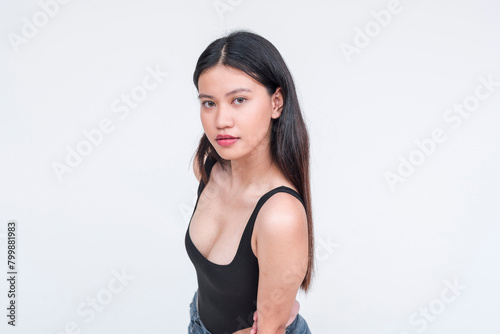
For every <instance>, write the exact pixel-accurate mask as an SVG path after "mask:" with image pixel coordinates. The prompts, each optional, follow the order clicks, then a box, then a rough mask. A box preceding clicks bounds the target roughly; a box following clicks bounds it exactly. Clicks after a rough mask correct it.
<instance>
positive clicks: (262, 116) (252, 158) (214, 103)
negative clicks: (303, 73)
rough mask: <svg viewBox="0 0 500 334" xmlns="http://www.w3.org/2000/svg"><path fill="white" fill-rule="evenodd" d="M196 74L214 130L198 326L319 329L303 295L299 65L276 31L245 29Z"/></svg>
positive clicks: (209, 142)
mask: <svg viewBox="0 0 500 334" xmlns="http://www.w3.org/2000/svg"><path fill="white" fill-rule="evenodd" d="M193 81H194V84H195V86H196V88H197V90H198V93H199V100H200V117H201V122H202V125H203V129H204V132H205V133H204V135H203V136H202V138H201V140H200V143H199V146H198V149H197V152H196V159H194V164H193V170H194V173H195V175H196V178H197V179H198V181H199V182H200V183H199V187H198V199H197V201H196V205H195V207H194V210H193V214H192V216H191V220H190V222H189V226H188V228H187V231H186V238H185V244H186V250H187V253H188V255H189V257H190V259H191V261H192V262H193V264H194V266H195V269H196V273H197V278H198V290H197V291H196V292H195V294H194V297H193V300H192V302H191V305H190V313H191V322H190V325H189V333H194V334H198V333H202V334H208V333H211V334H231V333H238V334H243V333H245V334H248V333H252V334H254V333H259V334H267V333H273V334H274V333H286V334H292V333H310V330H309V328H308V325H307V323H306V321H305V320H304V318H303V317H302V316H301V315H300V314H299V313H298V310H299V304H298V302H297V301H296V300H295V297H296V295H297V292H298V290H299V288H302V290H303V291H305V292H307V291H308V290H309V287H310V283H311V277H312V272H313V262H314V261H313V254H314V251H313V250H314V248H313V225H312V215H311V195H310V187H309V139H308V134H307V129H306V126H305V124H304V121H303V119H302V115H301V110H300V107H299V103H298V100H297V95H296V92H295V85H294V83H293V79H292V77H291V74H290V72H289V70H288V68H287V66H286V64H285V62H284V61H283V59H282V57H281V55H280V53H279V52H278V50H277V49H276V48H275V47H274V46H273V45H272V44H271V43H270V42H269V41H267V40H266V39H264V38H263V37H261V36H259V35H256V34H254V33H250V32H246V31H236V32H233V33H231V34H229V35H228V36H226V37H223V38H219V39H217V40H215V41H214V42H212V43H211V44H210V45H209V46H208V47H207V48H206V49H205V51H203V53H202V54H201V56H200V57H199V59H198V62H197V64H196V69H195V72H194V75H193Z"/></svg>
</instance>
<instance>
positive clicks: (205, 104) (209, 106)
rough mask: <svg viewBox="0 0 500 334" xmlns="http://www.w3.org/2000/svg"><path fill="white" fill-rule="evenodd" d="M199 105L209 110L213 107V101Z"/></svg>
mask: <svg viewBox="0 0 500 334" xmlns="http://www.w3.org/2000/svg"><path fill="white" fill-rule="evenodd" d="M201 105H202V106H204V107H205V108H211V107H213V106H214V105H215V103H214V102H213V101H203V102H202V103H201Z"/></svg>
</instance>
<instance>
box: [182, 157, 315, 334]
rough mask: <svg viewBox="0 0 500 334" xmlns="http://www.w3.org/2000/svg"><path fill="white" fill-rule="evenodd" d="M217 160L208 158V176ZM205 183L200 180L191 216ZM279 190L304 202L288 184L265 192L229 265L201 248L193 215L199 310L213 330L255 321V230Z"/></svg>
mask: <svg viewBox="0 0 500 334" xmlns="http://www.w3.org/2000/svg"><path fill="white" fill-rule="evenodd" d="M214 164H215V160H212V159H210V158H207V160H206V162H205V170H206V171H207V175H208V176H210V171H211V169H212V167H213V165H214ZM204 187H205V185H204V183H203V181H202V180H200V184H199V186H198V198H197V200H196V204H195V207H194V210H193V214H192V215H191V219H192V218H193V215H194V213H195V211H196V207H197V206H198V201H199V199H200V195H201V193H202V191H203V189H204ZM277 192H287V193H289V194H291V195H293V196H295V197H296V198H297V199H299V200H300V201H301V202H302V204H304V201H303V200H302V197H301V196H300V194H299V193H297V192H296V191H295V190H293V189H292V188H289V187H286V186H280V187H277V188H274V189H272V190H270V191H268V192H267V193H265V194H264V195H262V197H261V198H260V199H259V201H258V202H257V204H256V206H255V209H254V210H253V212H252V215H251V216H250V219H249V220H248V223H247V225H246V227H245V230H244V231H243V235H242V237H241V240H240V244H239V246H238V250H237V251H236V255H235V257H234V259H233V260H232V261H231V263H229V264H227V265H220V264H216V263H213V262H211V261H209V260H208V259H207V258H205V257H204V256H203V255H202V254H201V253H200V252H199V251H198V249H197V248H196V246H195V245H194V244H193V241H192V240H191V237H190V235H189V226H190V225H191V219H190V221H189V225H188V228H187V231H186V237H185V246H186V251H187V253H188V256H189V258H190V259H191V262H193V265H194V267H195V269H196V275H197V278H198V307H199V309H198V313H199V316H200V320H201V322H202V323H203V325H205V327H206V328H207V329H208V330H209V331H210V332H211V333H212V334H231V333H234V332H236V331H238V330H241V329H243V328H247V327H251V326H252V324H253V319H252V318H253V314H254V312H255V311H256V310H257V287H258V283H259V265H258V261H257V257H255V255H254V254H253V251H252V246H251V239H252V231H253V226H254V223H255V218H256V217H257V214H258V212H259V210H260V208H261V207H262V205H263V204H264V203H265V202H266V201H267V200H268V199H269V198H270V197H271V196H272V195H273V194H275V193H277ZM304 207H305V205H304Z"/></svg>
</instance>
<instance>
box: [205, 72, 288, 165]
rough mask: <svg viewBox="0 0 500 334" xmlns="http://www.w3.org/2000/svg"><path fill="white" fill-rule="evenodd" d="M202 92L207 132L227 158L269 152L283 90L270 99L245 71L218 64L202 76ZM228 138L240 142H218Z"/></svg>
mask: <svg viewBox="0 0 500 334" xmlns="http://www.w3.org/2000/svg"><path fill="white" fill-rule="evenodd" d="M198 91H199V99H200V104H201V107H200V117H201V123H202V125H203V129H204V130H205V134H206V135H207V138H208V140H209V141H210V143H211V144H212V146H213V147H214V148H215V150H216V151H217V153H218V154H219V155H220V156H221V157H222V158H223V159H226V160H235V159H239V158H241V157H245V156H247V155H249V154H250V153H252V154H257V155H258V154H260V152H262V153H266V154H267V153H268V152H269V138H270V131H271V119H272V118H278V117H279V116H280V114H281V110H282V105H283V98H282V94H281V89H280V88H278V89H277V90H276V92H275V93H274V94H273V95H271V96H270V95H269V94H268V92H267V90H266V88H265V87H264V86H263V85H262V84H260V83H259V82H258V81H256V80H255V79H253V78H252V77H250V76H249V75H247V74H246V73H244V72H243V71H240V70H238V69H235V68H232V67H226V66H223V65H217V66H215V67H212V68H211V69H209V70H207V71H206V72H205V73H203V74H202V75H200V77H199V79H198ZM224 135H227V136H232V137H235V138H236V139H232V140H227V139H226V140H223V139H218V136H219V137H220V136H224ZM250 156H251V155H250ZM250 156H249V157H250Z"/></svg>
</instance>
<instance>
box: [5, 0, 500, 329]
mask: <svg viewBox="0 0 500 334" xmlns="http://www.w3.org/2000/svg"><path fill="white" fill-rule="evenodd" d="M0 4H1V5H0V36H1V39H0V74H1V77H0V113H1V118H0V152H1V155H0V156H1V160H0V223H1V224H0V263H1V265H0V267H1V271H2V274H1V275H0V277H8V275H7V272H8V268H7V245H8V231H7V224H8V222H9V221H11V220H15V221H16V222H17V246H18V248H17V253H16V261H17V262H16V265H17V268H16V270H17V272H18V275H17V288H16V292H17V295H16V327H15V328H14V327H13V326H11V325H8V323H7V322H8V321H9V318H8V317H7V313H8V312H9V311H8V310H7V309H6V307H7V306H8V305H9V304H8V303H9V301H10V299H9V298H8V297H7V293H8V290H9V284H8V281H7V280H6V279H1V280H0V296H2V297H1V301H0V305H2V307H1V309H2V310H3V311H2V314H1V317H0V319H3V320H2V323H1V324H0V328H1V332H2V333H30V334H31V333H44V334H49V333H54V334H55V333H186V332H187V325H188V322H189V303H190V301H191V298H192V296H193V294H194V292H195V290H196V287H197V282H196V276H195V271H194V267H193V266H192V264H191V262H190V261H189V258H188V257H187V254H186V252H185V249H184V234H185V232H186V228H187V224H188V220H189V218H190V215H191V213H192V210H193V206H194V202H195V195H196V188H197V182H196V179H195V177H194V175H193V173H192V169H191V162H192V160H191V159H192V156H193V154H194V151H195V149H196V147H197V142H198V140H199V138H200V136H201V135H202V133H203V129H202V127H201V123H200V120H199V106H198V102H197V99H196V89H195V87H194V85H193V83H192V73H193V70H194V66H195V63H196V60H197V58H198V56H199V55H200V53H201V52H202V51H203V49H204V48H205V47H206V46H207V45H208V44H209V43H210V42H211V41H212V40H214V39H216V38H218V37H221V36H222V35H223V34H224V33H225V32H226V31H227V30H232V29H237V28H244V29H249V30H251V31H254V32H256V33H259V34H261V35H263V36H264V37H266V38H267V39H269V40H270V41H271V42H272V43H273V44H275V45H276V47H277V48H278V49H279V50H280V52H281V53H282V55H283V57H284V58H285V60H286V62H287V64H288V65H289V67H290V69H291V71H292V74H293V76H294V78H295V80H296V84H297V89H298V93H299V98H300V102H301V104H302V107H303V112H304V116H305V119H306V122H307V125H308V128H309V133H310V137H311V188H312V199H313V203H312V204H313V217H314V223H315V237H316V247H317V248H316V259H317V275H316V276H315V279H314V282H313V287H312V290H311V292H310V293H309V294H308V295H305V294H303V293H299V295H298V299H299V301H300V302H301V309H300V312H301V314H302V315H303V316H304V318H305V319H306V320H307V321H308V323H309V326H310V328H311V330H312V332H313V333H348V334H351V333H352V334H357V333H377V334H379V333H380V334H382V333H383V334H408V333H410V334H414V333H422V332H426V333H429V334H431V333H499V331H500V325H499V323H498V321H497V320H495V318H496V316H497V315H498V312H499V311H500V303H499V299H500V288H499V285H498V282H499V281H500V271H499V269H498V258H499V256H500V246H499V245H500V229H499V223H500V213H499V210H498V203H499V199H500V196H499V190H498V189H499V188H500V177H499V173H498V171H499V168H500V131H499V130H500V113H499V106H500V66H499V65H500V62H499V59H500V43H499V41H500V21H499V20H498V16H499V14H500V4H499V3H498V2H497V1H493V0H478V1H464V0H461V1H439V2H437V1H429V0H427V1H425V0H422V1H411V0H400V1H398V0H390V1H387V0H381V1H368V0H358V1H269V0H267V1H263V0H254V1H245V0H216V1H213V0H194V1H158V0H156V1H154V0H145V1H124V0H122V1H77V0H73V1H67V0H65V1H62V0H58V1H56V0H41V1H27V0H23V1H19V0H17V1H14V0H1V2H0Z"/></svg>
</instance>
